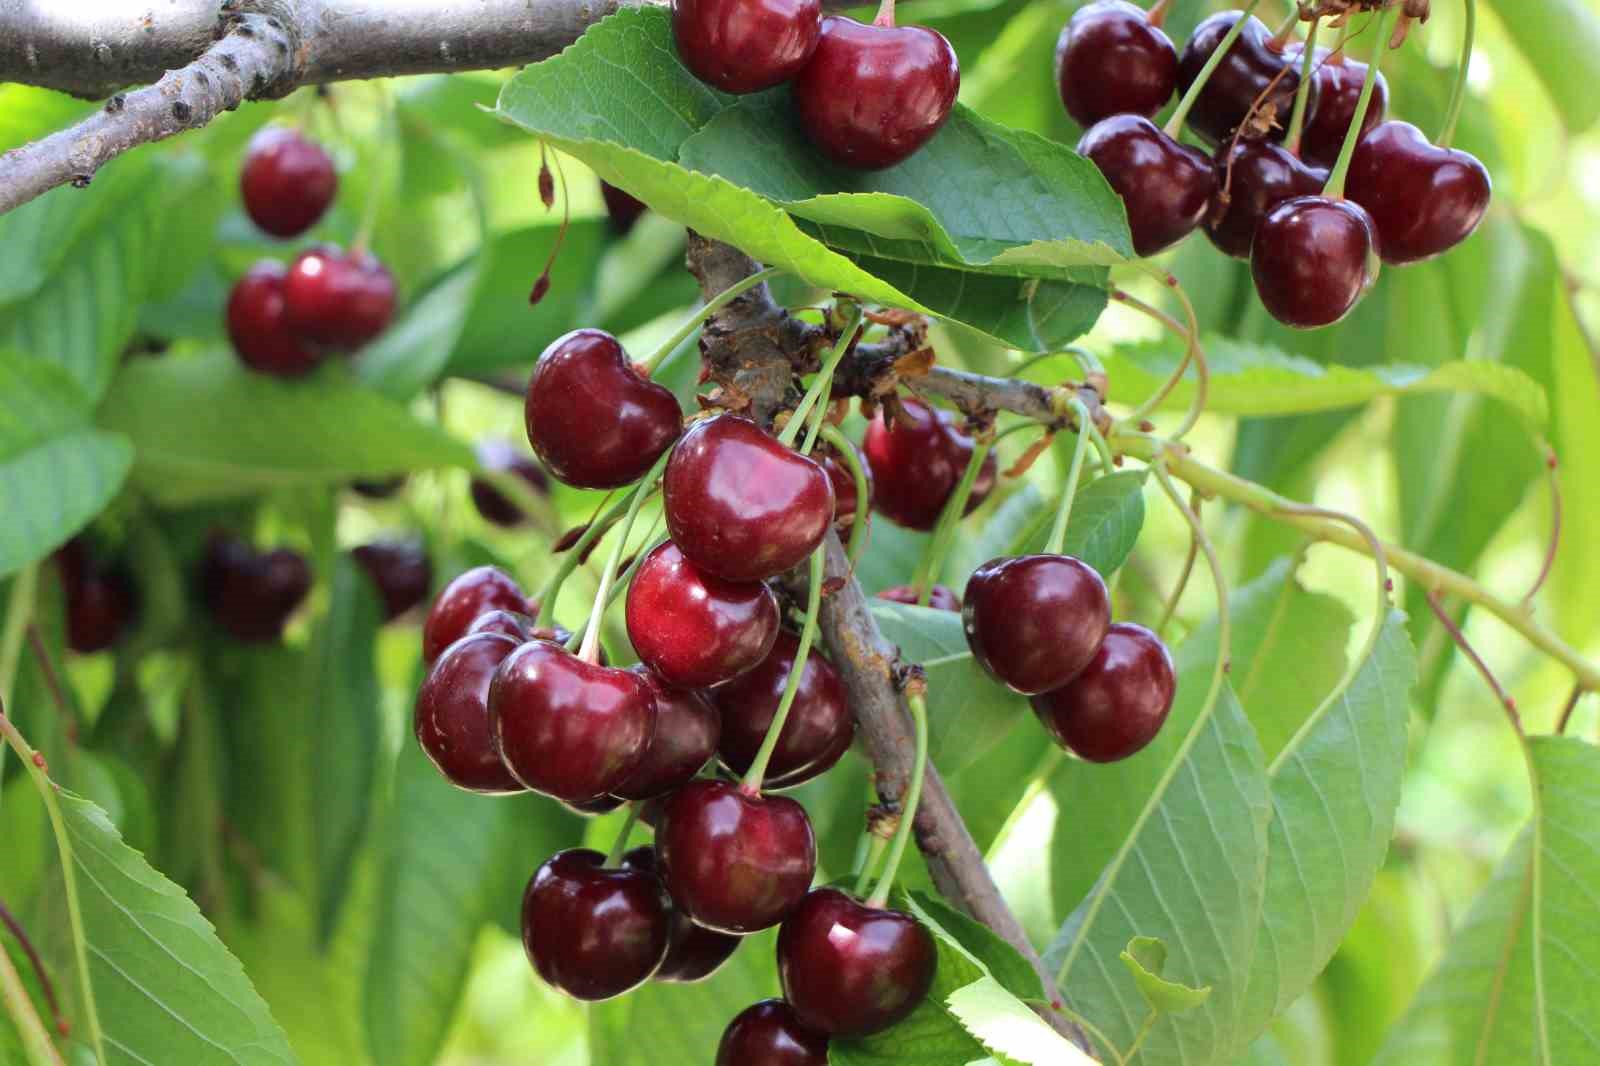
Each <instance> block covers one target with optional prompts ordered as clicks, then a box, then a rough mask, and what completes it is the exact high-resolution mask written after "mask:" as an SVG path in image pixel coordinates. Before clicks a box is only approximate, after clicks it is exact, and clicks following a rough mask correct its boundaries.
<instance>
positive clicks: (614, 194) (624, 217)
mask: <svg viewBox="0 0 1600 1066" xmlns="http://www.w3.org/2000/svg"><path fill="white" fill-rule="evenodd" d="M600 199H602V200H604V201H605V204H606V215H607V216H609V217H610V219H611V228H612V229H613V230H615V231H616V232H617V233H628V232H630V231H631V230H632V229H633V226H634V223H636V222H638V221H639V216H640V215H642V214H644V213H645V211H646V210H647V208H646V206H645V203H644V201H643V200H636V199H634V198H633V197H632V196H629V195H628V194H627V193H625V192H623V191H622V190H621V189H619V188H617V187H616V186H615V185H613V184H611V183H610V182H609V181H602V182H601V183H600Z"/></svg>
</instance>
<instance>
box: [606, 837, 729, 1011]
mask: <svg viewBox="0 0 1600 1066" xmlns="http://www.w3.org/2000/svg"><path fill="white" fill-rule="evenodd" d="M622 866H623V868H624V869H627V870H639V871H642V872H645V873H648V874H649V875H650V876H651V877H659V871H658V868H657V866H658V864H657V860H656V849H655V848H652V847H643V848H634V849H633V850H632V851H630V852H628V853H627V854H626V855H624V856H623V857H622ZM663 891H665V889H663ZM742 941H743V938H742V937H737V936H729V935H728V934H727V933H717V932H713V931H712V930H710V929H706V928H704V927H702V926H698V925H695V924H694V923H693V922H691V921H690V920H689V919H688V917H687V916H685V915H684V914H683V912H682V911H679V910H677V909H676V908H674V910H673V912H672V936H671V945H670V946H669V947H668V948H667V958H666V961H665V962H663V963H662V964H661V969H659V970H657V971H656V975H655V980H657V981H665V982H667V983H668V984H680V985H691V984H694V983H695V982H696V981H704V980H705V979H706V978H707V977H710V976H711V975H712V974H714V973H716V972H717V971H718V970H719V969H721V968H722V964H723V963H725V962H727V961H728V960H729V959H731V958H733V953H734V952H735V951H737V950H738V949H739V944H740V943H741V942H742Z"/></svg>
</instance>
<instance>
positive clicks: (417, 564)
mask: <svg viewBox="0 0 1600 1066" xmlns="http://www.w3.org/2000/svg"><path fill="white" fill-rule="evenodd" d="M350 555H351V557H352V558H354V559H355V561H356V562H358V563H360V564H361V568H362V569H363V570H365V571H366V572H367V576H368V577H370V578H371V579H372V583H373V585H374V586H376V587H377V590H378V597H379V599H381V600H382V601H383V616H384V618H385V619H386V620H388V621H393V620H394V619H396V618H399V617H400V616H401V615H403V614H405V613H406V612H407V611H409V610H411V609H412V608H413V607H415V606H417V605H418V604H420V603H422V602H423V601H424V600H426V599H427V598H428V590H429V589H430V588H432V587H433V563H431V562H430V561H429V560H428V553H427V552H426V551H424V550H423V548H422V545H420V544H418V543H416V542H415V541H408V540H376V541H373V542H372V543H371V544H363V545H361V546H360V547H359V548H354V549H352V550H351V552H350Z"/></svg>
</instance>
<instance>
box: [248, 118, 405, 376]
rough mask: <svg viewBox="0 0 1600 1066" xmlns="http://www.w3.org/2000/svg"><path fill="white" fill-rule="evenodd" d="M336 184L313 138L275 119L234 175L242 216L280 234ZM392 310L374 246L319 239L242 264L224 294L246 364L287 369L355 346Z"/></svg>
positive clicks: (292, 371) (297, 224)
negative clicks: (288, 255) (286, 255)
mask: <svg viewBox="0 0 1600 1066" xmlns="http://www.w3.org/2000/svg"><path fill="white" fill-rule="evenodd" d="M338 185H339V176H338V174H337V172H336V171H335V170H334V166H333V160H332V159H330V158H329V156H328V153H327V152H326V151H325V150H324V149H323V148H322V146H321V145H319V144H317V143H315V142H314V141H311V140H308V139H306V138H305V137H304V136H302V135H301V134H300V133H299V132H298V131H297V130H293V129H289V128H287V127H283V126H270V127H268V128H266V129H264V130H262V131H261V132H260V133H258V134H256V136H255V137H254V138H252V139H251V141H250V146H249V148H248V149H247V151H246V153H245V161H244V169H243V171H242V172H241V174H240V179H239V186H240V191H241V193H242V194H243V197H244V208H245V211H246V213H248V214H249V216H250V218H251V220H252V221H254V222H255V224H256V225H257V226H259V227H260V228H261V229H262V230H264V231H265V232H267V233H269V234H271V235H272V236H274V237H279V238H283V239H288V238H292V237H298V236H300V235H301V234H303V233H305V232H306V231H307V230H308V229H310V228H311V227H312V226H314V225H315V224H316V223H317V220H318V219H320V218H321V217H322V216H323V214H324V213H325V212H326V211H327V209H328V205H329V204H331V203H332V202H333V196H334V193H335V192H336V191H337V189H338ZM358 243H359V242H358ZM394 310H395V283H394V277H393V276H392V275H391V274H390V273H389V271H388V269H387V268H385V267H384V265H383V264H382V263H380V262H379V261H378V259H377V257H376V256H374V255H373V254H372V253H371V252H368V251H365V250H363V249H359V248H352V249H350V250H349V251H345V250H343V249H340V248H339V247H337V246H335V245H331V244H324V245H318V246H316V247H312V248H308V249H306V250H305V251H303V252H301V253H300V254H299V255H297V256H296V257H295V258H294V259H293V260H292V261H291V262H290V263H289V264H288V266H285V265H284V264H283V263H281V262H279V261H278V260H276V259H262V260H260V261H258V262H257V263H255V264H254V265H253V266H251V267H250V269H249V270H248V271H246V272H245V275H244V277H242V278H240V279H239V280H238V281H237V282H236V283H235V284H234V286H233V291H232V292H231V293H230V294H229V296H228V311H227V322H228V336H229V338H230V339H231V340H232V341H233V348H234V351H235V352H237V353H238V356H239V359H240V361H241V362H243V363H244V365H245V366H247V367H249V368H250V369H252V370H255V371H257V372H259V373H263V374H271V375H273V376H275V377H282V378H294V377H300V376H302V375H304V374H307V373H310V372H311V371H312V370H313V369H315V368H316V367H317V366H318V365H320V364H321V363H322V361H323V359H325V358H327V356H328V355H329V354H330V353H332V352H354V351H355V350H357V349H358V348H360V347H361V346H362V345H364V344H366V343H368V342H369V341H371V340H373V339H374V338H375V337H377V336H378V334H380V333H382V332H383V331H384V330H385V329H386V328H387V327H388V325H389V322H390V320H391V319H392V318H393V317H394Z"/></svg>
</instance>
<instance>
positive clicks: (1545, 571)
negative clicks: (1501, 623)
mask: <svg viewBox="0 0 1600 1066" xmlns="http://www.w3.org/2000/svg"><path fill="white" fill-rule="evenodd" d="M1544 450H1545V456H1546V458H1545V469H1546V470H1548V471H1549V473H1550V542H1549V544H1547V545H1546V546H1545V550H1544V564H1543V565H1542V566H1540V568H1539V576H1538V577H1536V578H1534V580H1533V587H1532V588H1531V589H1529V590H1528V594H1527V595H1526V596H1524V597H1522V606H1523V607H1524V608H1525V609H1528V610H1531V609H1532V608H1533V598H1534V597H1535V596H1537V595H1539V590H1540V589H1542V588H1544V583H1545V582H1546V581H1548V580H1550V572H1551V571H1552V570H1554V569H1555V567H1556V555H1557V554H1558V553H1559V552H1560V550H1561V474H1560V467H1559V465H1558V464H1557V460H1556V450H1555V449H1554V448H1552V447H1550V445H1548V444H1546V445H1545V446H1544Z"/></svg>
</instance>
